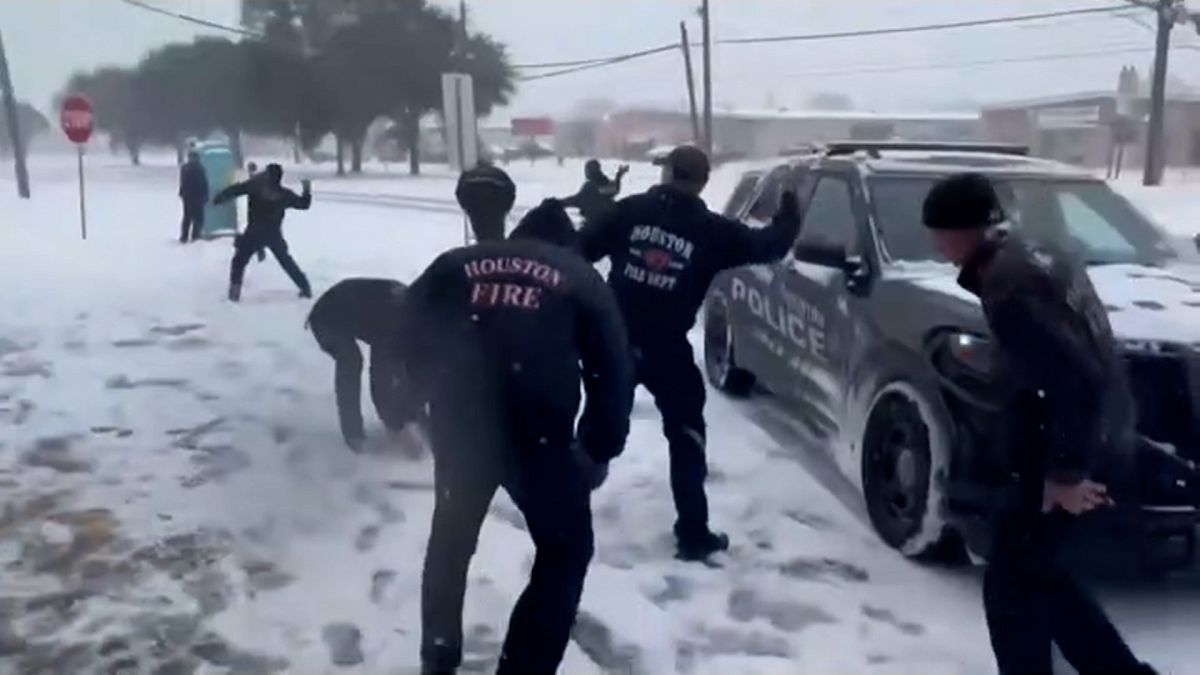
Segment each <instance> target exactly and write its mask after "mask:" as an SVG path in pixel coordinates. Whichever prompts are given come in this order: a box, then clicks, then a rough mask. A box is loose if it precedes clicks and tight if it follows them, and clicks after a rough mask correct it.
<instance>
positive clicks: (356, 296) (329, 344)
mask: <svg viewBox="0 0 1200 675" xmlns="http://www.w3.org/2000/svg"><path fill="white" fill-rule="evenodd" d="M404 288H405V287H404V284H402V283H400V282H399V281H393V280H391V279H363V278H352V279H344V280H342V281H339V282H338V283H336V284H334V285H333V286H332V287H331V288H330V289H329V290H328V291H325V292H324V293H322V294H321V297H319V298H317V301H316V302H315V303H313V308H312V311H311V312H310V313H309V315H308V321H307V323H306V324H305V325H306V326H307V327H308V328H310V329H311V330H312V332H313V336H314V337H315V338H316V339H317V344H318V345H320V347H321V349H322V350H323V351H324V352H325V353H326V354H329V355H330V356H332V357H333V360H334V362H335V366H334V391H335V393H336V395H337V409H338V421H339V424H340V426H341V430H342V437H343V438H344V439H345V440H346V445H348V446H350V448H351V449H352V450H354V451H356V452H357V451H359V450H361V449H362V446H363V442H364V441H365V440H366V434H365V433H364V432H363V419H362V405H361V402H360V399H361V394H362V367H363V358H362V351H361V350H360V349H359V346H358V343H359V342H365V343H367V345H368V346H370V348H371V370H370V379H371V400H372V401H373V402H374V403H375V411H376V412H377V413H378V414H379V418H380V419H381V420H382V421H383V424H384V426H385V427H387V428H388V430H390V431H400V430H402V429H403V428H404V427H405V426H406V425H408V424H409V423H410V422H413V421H415V420H416V419H417V418H418V412H419V405H418V403H417V402H416V401H414V400H413V399H412V397H410V396H408V395H407V392H408V381H407V378H406V377H405V376H404V374H403V373H402V372H401V369H400V368H399V365H398V361H397V359H396V355H395V354H394V353H393V350H392V340H393V339H394V336H395V334H396V332H397V331H398V330H399V328H398V327H397V326H396V319H397V318H398V316H399V315H398V310H399V307H400V301H401V299H402V298H403V297H404Z"/></svg>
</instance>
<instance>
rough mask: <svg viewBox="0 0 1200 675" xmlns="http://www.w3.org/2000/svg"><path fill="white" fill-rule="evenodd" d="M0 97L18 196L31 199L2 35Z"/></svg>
mask: <svg viewBox="0 0 1200 675" xmlns="http://www.w3.org/2000/svg"><path fill="white" fill-rule="evenodd" d="M0 95H2V96H3V97H4V118H5V119H6V120H7V121H8V136H9V139H10V140H11V141H12V151H13V162H14V164H15V166H16V172H17V194H18V195H20V196H21V198H22V199H29V169H28V168H27V167H26V166H25V142H24V139H23V138H22V137H21V118H20V111H19V110H18V109H17V93H16V92H15V91H13V84H12V77H11V76H10V75H9V72H8V57H7V56H6V55H5V53H4V37H3V36H2V35H0Z"/></svg>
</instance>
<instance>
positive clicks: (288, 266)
mask: <svg viewBox="0 0 1200 675" xmlns="http://www.w3.org/2000/svg"><path fill="white" fill-rule="evenodd" d="M264 248H268V249H271V254H272V255H274V256H275V260H277V261H279V266H280V267H282V268H283V271H284V272H287V275H288V277H289V278H291V280H292V283H294V284H296V288H299V289H300V290H301V291H302V292H305V293H308V292H310V291H311V289H310V288H309V285H308V277H306V276H304V272H302V271H300V266H299V265H297V264H296V261H295V259H293V258H292V254H291V253H289V252H288V245H287V240H285V239H284V238H283V236H282V235H277V236H267V237H263V236H258V235H255V234H252V233H250V232H247V233H246V234H243V235H241V236H240V237H238V238H237V240H236V241H235V242H234V245H233V262H232V263H231V264H230V266H229V283H231V284H235V285H238V286H241V285H242V279H243V278H244V277H245V276H246V265H248V264H249V263H250V258H252V257H253V256H254V254H255V252H257V251H259V250H261V249H264Z"/></svg>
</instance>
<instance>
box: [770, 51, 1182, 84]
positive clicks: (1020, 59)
mask: <svg viewBox="0 0 1200 675" xmlns="http://www.w3.org/2000/svg"><path fill="white" fill-rule="evenodd" d="M1124 44H1129V43H1124ZM1180 48H1183V49H1189V50H1194V49H1193V48H1191V45H1188V46H1182V45H1181V46H1180ZM1153 50H1154V48H1153V47H1144V46H1143V47H1136V46H1123V45H1113V46H1112V47H1110V48H1108V49H1092V50H1084V51H1076V52H1062V53H1055V54H1039V55H1035V56H1016V57H1011V58H999V59H979V60H976V61H958V62H955V63H926V64H910V65H903V64H901V65H879V66H863V67H856V68H839V69H829V70H809V71H803V72H799V73H793V74H791V75H789V76H788V78H789V79H799V78H803V77H824V76H828V75H854V74H859V73H891V72H903V71H916V70H954V69H956V68H972V67H976V66H991V65H999V64H1009V63H1038V62H1041V61H1063V60H1070V59H1079V58H1089V57H1096V56H1109V55H1112V54H1132V53H1145V52H1150V51H1153Z"/></svg>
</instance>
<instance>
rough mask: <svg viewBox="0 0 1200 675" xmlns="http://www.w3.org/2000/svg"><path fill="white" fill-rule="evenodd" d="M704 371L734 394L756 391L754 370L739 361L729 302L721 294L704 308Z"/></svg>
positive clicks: (745, 395) (735, 395) (744, 395)
mask: <svg viewBox="0 0 1200 675" xmlns="http://www.w3.org/2000/svg"><path fill="white" fill-rule="evenodd" d="M704 372H705V374H706V375H707V376H708V381H709V382H711V383H712V385H713V386H714V387H716V388H717V389H719V390H721V391H723V392H725V393H726V394H729V395H730V396H733V397H736V398H745V397H747V396H749V395H750V394H751V393H752V392H753V391H754V384H755V377H754V373H751V372H750V371H747V370H742V369H741V368H739V367H738V365H737V356H736V351H735V349H734V339H733V325H732V324H731V323H730V322H729V304H728V303H727V302H726V301H725V299H724V298H722V297H720V296H715V297H713V299H712V300H710V301H709V303H708V306H707V308H706V309H705V311H704Z"/></svg>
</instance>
